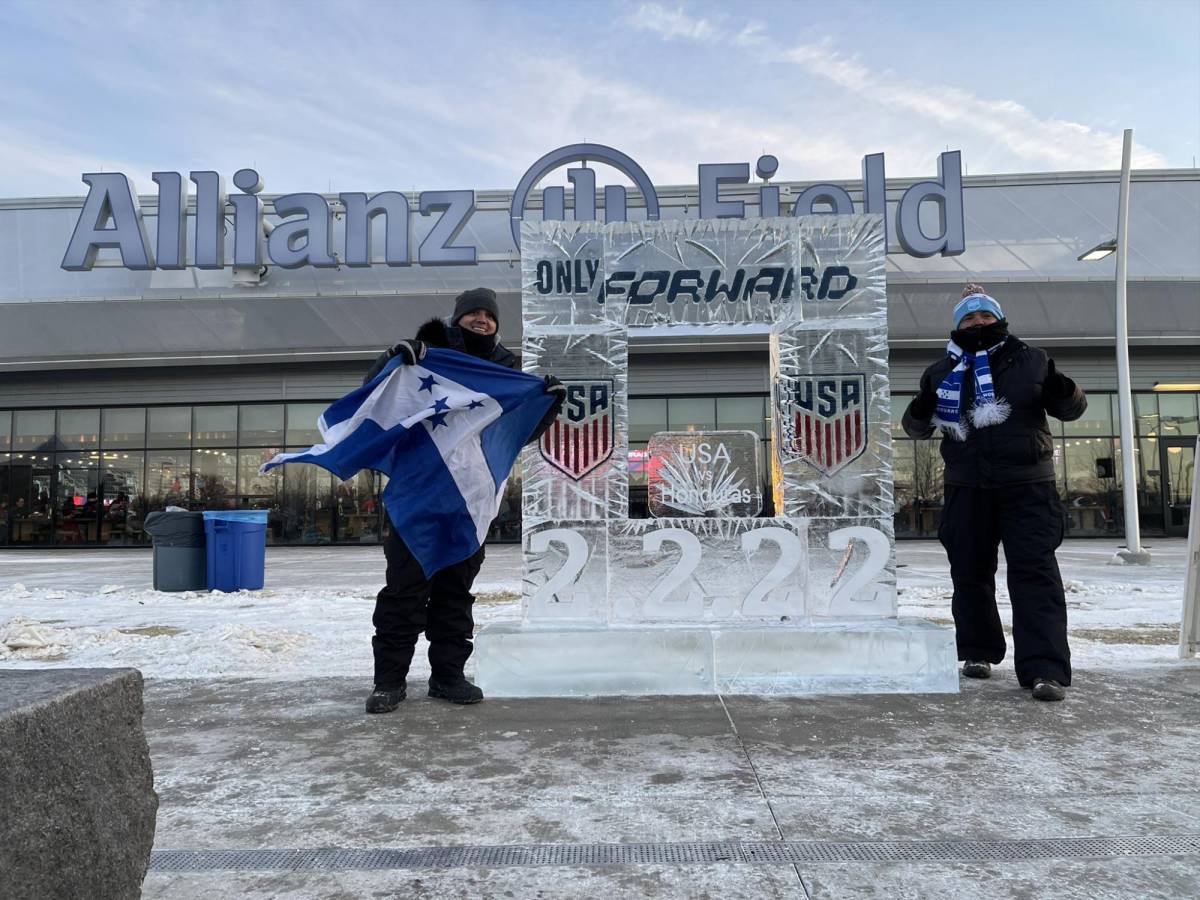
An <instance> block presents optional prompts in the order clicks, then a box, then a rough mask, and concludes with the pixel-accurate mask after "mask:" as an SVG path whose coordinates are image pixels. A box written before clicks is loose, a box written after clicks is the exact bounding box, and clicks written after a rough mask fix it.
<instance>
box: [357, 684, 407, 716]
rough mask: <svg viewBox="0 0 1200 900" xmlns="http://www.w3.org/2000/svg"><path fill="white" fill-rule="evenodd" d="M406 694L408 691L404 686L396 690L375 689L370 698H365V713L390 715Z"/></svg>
mask: <svg viewBox="0 0 1200 900" xmlns="http://www.w3.org/2000/svg"><path fill="white" fill-rule="evenodd" d="M407 693H408V691H407V689H406V688H405V687H404V685H401V686H400V687H398V688H381V687H377V688H375V690H373V691H371V696H370V697H368V698H367V712H369V713H390V712H391V711H392V710H393V709H395V708H396V707H397V706H399V705H400V701H401V700H403V699H404V698H405V696H406V695H407Z"/></svg>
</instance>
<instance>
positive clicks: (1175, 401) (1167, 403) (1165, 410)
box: [1158, 393, 1196, 437]
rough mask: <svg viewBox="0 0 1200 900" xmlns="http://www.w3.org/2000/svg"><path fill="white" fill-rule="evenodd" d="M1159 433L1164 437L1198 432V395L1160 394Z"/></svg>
mask: <svg viewBox="0 0 1200 900" xmlns="http://www.w3.org/2000/svg"><path fill="white" fill-rule="evenodd" d="M1158 415H1159V423H1160V427H1159V434H1161V435H1162V436H1164V437H1174V436H1176V435H1188V436H1190V435H1194V434H1195V433H1196V395H1195V394H1168V393H1164V394H1159V395H1158Z"/></svg>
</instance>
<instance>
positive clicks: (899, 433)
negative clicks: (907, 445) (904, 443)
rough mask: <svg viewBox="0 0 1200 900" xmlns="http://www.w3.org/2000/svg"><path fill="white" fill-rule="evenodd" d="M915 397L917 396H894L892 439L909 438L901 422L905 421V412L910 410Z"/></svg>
mask: <svg viewBox="0 0 1200 900" xmlns="http://www.w3.org/2000/svg"><path fill="white" fill-rule="evenodd" d="M915 396H916V395H915V394H892V437H894V438H905V437H907V435H906V434H905V433H904V426H903V425H902V424H901V422H902V421H903V419H904V411H905V410H906V409H908V404H909V403H911V402H912V398H913V397H915Z"/></svg>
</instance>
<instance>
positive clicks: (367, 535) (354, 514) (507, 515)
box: [334, 472, 521, 544]
mask: <svg viewBox="0 0 1200 900" xmlns="http://www.w3.org/2000/svg"><path fill="white" fill-rule="evenodd" d="M375 481H376V478H375V473H374V472H359V473H358V474H357V475H356V476H355V477H353V478H351V479H349V480H348V481H336V480H335V484H334V504H335V508H336V509H337V539H338V540H339V541H341V542H354V543H360V544H373V543H375V542H376V541H378V540H379V501H378V500H377V499H376V497H377V491H376V489H375ZM514 481H515V482H517V489H516V492H515V497H516V506H515V507H514V506H513V497H514V492H513V482H514ZM520 507H521V488H520V479H518V478H516V477H513V478H510V479H509V482H508V486H507V487H506V488H505V491H504V496H503V497H502V498H501V500H500V511H499V512H498V513H497V514H496V515H497V518H496V520H495V521H494V522H492V526H491V527H492V532H491V534H489V537H491V536H492V535H493V534H494V535H496V536H497V537H502V538H504V539H511V538H512V537H513V533H514V532H513V526H514V523H515V527H516V531H515V534H516V537H517V538H520V536H521V513H520Z"/></svg>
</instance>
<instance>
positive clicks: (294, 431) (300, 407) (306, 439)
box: [287, 403, 329, 450]
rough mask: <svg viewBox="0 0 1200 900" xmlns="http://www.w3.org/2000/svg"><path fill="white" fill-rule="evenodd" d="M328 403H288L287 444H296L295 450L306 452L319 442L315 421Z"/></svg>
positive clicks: (319, 437) (319, 435)
mask: <svg viewBox="0 0 1200 900" xmlns="http://www.w3.org/2000/svg"><path fill="white" fill-rule="evenodd" d="M328 405H329V404H328V403H289V404H288V405H287V442H288V444H289V445H290V444H297V445H299V446H297V448H296V449H297V450H307V449H308V448H309V447H311V446H312V445H313V444H315V443H317V442H318V441H320V440H321V432H319V431H317V419H319V418H321V413H323V412H325V409H326V407H327V406H328Z"/></svg>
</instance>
